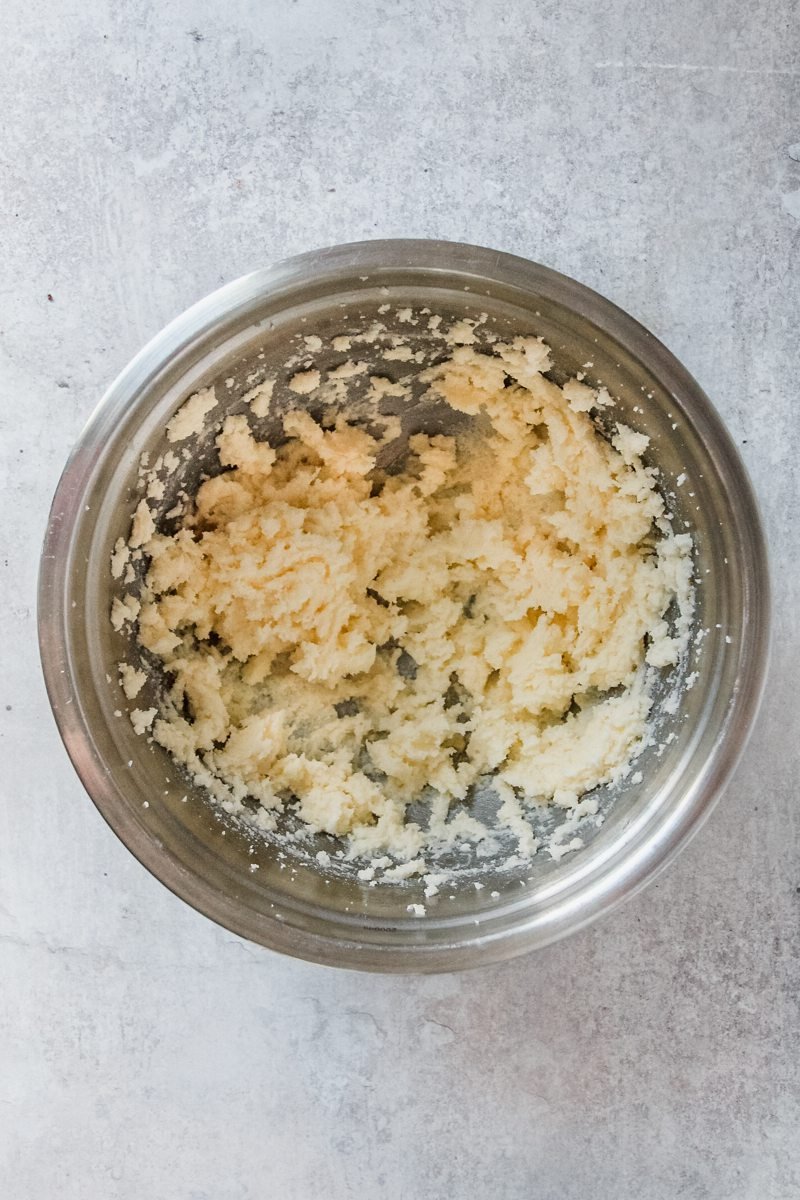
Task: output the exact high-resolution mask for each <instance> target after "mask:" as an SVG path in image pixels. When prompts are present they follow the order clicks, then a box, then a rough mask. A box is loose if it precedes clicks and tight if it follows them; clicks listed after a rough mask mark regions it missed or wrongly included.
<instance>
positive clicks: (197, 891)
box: [39, 241, 769, 971]
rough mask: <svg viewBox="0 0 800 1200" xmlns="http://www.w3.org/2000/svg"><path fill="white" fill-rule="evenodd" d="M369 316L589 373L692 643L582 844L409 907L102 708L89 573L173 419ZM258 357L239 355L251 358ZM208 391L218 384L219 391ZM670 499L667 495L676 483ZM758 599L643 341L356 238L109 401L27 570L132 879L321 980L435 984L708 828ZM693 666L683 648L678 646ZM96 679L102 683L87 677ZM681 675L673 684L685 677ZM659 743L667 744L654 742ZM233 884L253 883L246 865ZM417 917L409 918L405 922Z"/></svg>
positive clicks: (553, 295)
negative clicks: (213, 795) (646, 502)
mask: <svg viewBox="0 0 800 1200" xmlns="http://www.w3.org/2000/svg"><path fill="white" fill-rule="evenodd" d="M386 302H390V303H391V305H392V307H393V308H396V307H398V306H400V305H403V304H415V305H422V304H427V305H428V306H429V307H430V308H432V309H433V310H434V311H440V312H443V313H446V314H452V315H453V316H454V317H461V316H468V315H474V314H476V313H480V312H486V313H488V316H489V321H490V322H493V323H494V324H496V325H497V327H499V328H502V329H504V330H507V331H512V332H514V331H516V332H526V333H530V332H534V333H536V334H540V335H542V336H543V337H544V338H545V339H546V341H548V342H549V343H550V345H551V347H552V348H553V351H554V357H555V361H556V366H557V368H558V369H559V370H560V371H561V372H562V373H570V374H574V373H575V372H576V371H578V370H580V369H581V368H583V367H584V364H586V363H587V362H589V363H592V364H593V365H592V366H591V367H589V368H584V369H586V371H587V375H588V378H589V381H590V382H591V381H592V380H602V381H603V383H605V385H606V386H607V387H608V388H609V389H610V391H611V392H612V394H613V395H615V396H616V398H617V400H618V404H619V409H618V412H620V413H621V416H622V417H623V419H624V420H625V421H626V422H627V423H628V424H630V425H632V426H633V427H634V428H636V429H640V430H642V431H643V432H645V433H647V434H648V435H649V436H650V438H651V448H652V460H653V462H654V463H656V465H657V466H658V467H659V468H660V470H661V472H662V479H663V480H664V484H665V487H666V489H667V491H673V490H674V492H675V500H674V502H672V508H673V511H675V513H676V515H677V517H678V519H679V521H681V522H686V523H687V524H688V526H689V527H690V529H691V532H692V534H693V537H694V542H695V556H696V571H697V577H698V580H699V588H698V610H697V628H698V630H699V629H705V630H707V631H708V632H707V634H706V635H705V637H704V639H703V640H702V641H701V643H700V647H699V648H698V646H696V645H693V647H692V651H691V654H690V658H689V661H688V662H687V663H686V664H685V666H684V668H683V670H684V676H686V675H687V674H689V675H696V678H695V680H694V683H693V686H691V688H690V689H688V690H686V691H685V694H684V696H683V699H682V702H681V706H680V711H679V712H678V713H677V714H676V715H674V716H673V717H670V716H669V715H662V716H663V719H662V726H661V733H662V734H663V737H660V739H659V740H660V742H661V745H662V746H665V747H666V748H665V749H661V748H660V747H657V746H654V747H652V748H651V750H649V751H647V752H646V753H645V754H644V755H643V756H642V758H641V759H640V760H639V763H638V765H639V768H640V770H641V773H642V776H643V778H642V781H641V782H640V783H635V782H634V781H633V780H635V779H636V776H634V777H633V778H632V780H631V781H630V782H629V783H628V784H627V785H626V786H625V787H623V788H622V789H621V790H620V792H619V794H618V795H616V797H615V798H614V802H613V804H612V803H610V802H609V803H607V804H606V806H605V809H604V814H605V817H606V819H605V822H604V824H603V825H602V827H600V828H597V829H596V830H594V832H593V835H592V837H591V840H589V839H587V842H588V844H587V845H586V847H585V849H583V850H581V851H580V852H579V853H577V854H575V855H572V856H570V857H568V858H566V859H564V860H562V861H561V862H560V863H558V864H556V863H554V862H551V861H549V859H548V856H546V855H542V856H541V859H540V860H539V859H538V858H537V859H534V861H533V863H532V865H530V866H529V867H527V868H525V869H522V868H520V869H518V870H517V871H508V870H502V869H500V866H499V864H497V863H487V864H486V865H485V868H484V877H483V884H484V886H483V887H482V888H481V889H480V890H478V889H476V888H475V887H473V886H472V885H471V884H470V883H465V884H464V886H461V885H460V884H459V883H458V882H456V884H455V885H454V886H453V887H452V888H450V887H446V888H444V889H443V893H442V894H441V895H439V896H437V897H436V898H435V900H433V901H423V896H422V886H421V884H420V883H418V882H413V881H412V882H409V883H408V884H406V885H404V886H402V887H397V886H377V887H370V886H369V885H368V883H367V882H365V881H359V880H358V879H357V878H354V877H353V876H352V875H351V876H349V877H348V876H346V875H343V874H342V873H341V872H340V873H335V872H328V873H327V874H326V873H325V872H323V871H322V870H321V869H320V868H319V866H318V865H317V864H316V862H315V861H314V860H313V858H309V856H306V857H305V858H303V857H302V856H300V857H298V858H297V859H293V858H292V857H291V856H286V855H285V854H284V856H283V857H281V854H283V852H282V851H278V849H277V848H276V847H275V846H273V845H271V844H270V843H269V842H268V841H263V840H261V841H259V840H257V839H255V840H254V838H253V836H252V834H250V833H249V832H248V830H247V829H246V828H244V827H242V826H241V825H240V824H237V823H236V822H231V821H230V820H225V819H224V818H223V817H221V815H220V813H219V812H218V810H217V809H216V808H215V807H214V806H213V805H212V804H211V803H210V802H209V801H208V800H207V799H206V798H204V797H203V796H201V795H199V794H197V795H191V796H190V798H189V802H184V801H183V799H182V798H183V797H184V796H185V795H186V793H187V784H186V780H185V778H184V777H183V776H182V775H181V773H180V772H179V771H178V769H177V768H176V767H175V765H174V764H173V763H172V761H171V760H170V759H169V757H168V756H167V755H166V754H165V753H164V752H163V751H162V750H160V748H159V747H157V746H148V745H147V744H146V742H144V740H143V739H141V738H138V737H136V736H135V734H134V732H133V730H132V728H131V725H130V722H129V721H127V720H125V719H120V717H119V716H117V715H115V713H118V712H120V710H123V709H124V708H125V707H126V705H125V701H124V699H123V698H122V696H121V693H120V691H119V688H118V685H117V680H116V667H115V664H116V663H117V662H118V661H119V659H120V657H121V655H122V654H123V653H124V652H125V647H124V646H122V645H121V644H120V636H119V635H117V634H115V633H114V632H113V631H112V629H111V626H110V624H109V620H108V612H109V605H110V600H111V595H112V580H111V578H110V575H109V557H110V553H111V548H112V546H113V544H114V541H115V540H116V538H117V537H119V536H126V535H127V532H128V529H129V524H130V518H131V513H132V509H133V507H134V505H135V500H136V483H137V466H138V462H139V458H140V455H141V454H142V452H144V451H147V452H149V453H151V454H156V453H158V451H159V447H160V446H161V447H162V448H163V447H164V427H165V425H166V422H167V420H168V418H169V417H170V415H171V414H172V412H174V410H175V409H176V408H177V407H178V406H179V404H180V403H181V402H182V401H183V400H184V399H185V398H186V397H187V396H188V395H189V394H191V393H192V392H193V391H194V390H196V389H197V388H198V387H199V386H203V385H205V384H208V383H210V382H212V381H215V380H222V379H226V378H229V377H232V378H233V379H234V381H235V385H234V386H233V387H232V389H230V391H229V397H230V401H229V402H230V403H231V404H234V403H235V402H236V401H237V399H238V397H239V396H240V395H241V394H242V392H243V391H245V390H246V388H247V378H248V375H251V372H252V368H253V365H254V364H256V365H257V364H259V363H261V364H263V363H264V362H265V361H266V362H269V361H272V360H274V361H276V362H277V361H281V360H282V355H284V354H285V350H286V346H287V343H288V340H289V338H290V337H291V336H292V335H295V334H297V332H298V331H304V332H312V331H316V330H317V329H327V330H331V329H334V328H336V327H337V325H338V327H339V328H341V327H342V326H344V325H346V322H347V320H348V319H354V318H355V316H360V317H361V318H362V319H363V317H368V316H369V314H370V313H374V312H376V311H377V308H378V306H379V305H382V304H385V303H386ZM259 356H261V357H259ZM221 390H224V389H221ZM681 474H685V475H686V477H687V481H688V482H687V484H685V485H684V486H683V487H675V486H674V485H675V482H676V480H677V478H678V476H679V475H681ZM768 626H769V587H768V575H767V563H766V555H765V548H764V539H763V535H762V531H761V525H760V521H759V516H758V511H757V507H756V503H755V500H754V497H753V493H752V490H751V487H750V483H749V481H748V479H747V475H746V473H745V470H744V467H743V465H742V463H741V460H740V459H739V456H738V454H737V452H736V450H735V448H734V446H733V444H732V442H731V439H730V437H729V436H728V434H727V432H726V431H725V428H724V427H723V425H722V422H721V421H720V419H719V417H718V415H717V413H716V412H715V410H714V408H713V407H712V405H711V404H710V402H709V401H708V399H707V398H706V396H705V395H704V394H703V392H702V391H701V389H700V388H699V387H698V385H697V383H695V381H694V380H693V379H692V378H691V377H690V376H689V374H688V373H687V372H686V371H685V370H684V368H683V367H682V366H681V365H680V363H678V362H677V361H676V360H675V358H673V356H672V355H671V354H670V353H669V351H668V350H666V349H665V348H664V346H662V345H661V343H660V342H659V341H657V340H656V338H654V337H653V336H652V335H651V334H650V333H648V332H647V330H645V329H643V328H642V326H641V325H638V324H637V323H636V322H635V321H634V320H632V319H631V318H630V317H629V316H627V315H626V314H625V313H623V312H621V311H620V310H619V309H618V308H615V307H614V305H612V304H610V303H609V302H608V301H607V300H604V299H603V298H602V297H600V296H598V295H597V294H596V293H594V292H592V291H590V290H589V289H587V288H585V287H582V286H581V285H580V284H578V283H575V282H574V281H573V280H571V279H567V278H565V277H564V276H563V275H559V274H557V273H556V272H554V271H550V270H548V269H547V268H545V267H541V266H538V265H536V264H534V263H530V262H527V261H525V260H523V259H520V258H515V257H513V256H511V255H507V254H498V253H496V252H495V251H490V250H485V249H479V248H476V247H472V246H463V245H457V244H449V243H446V242H426V241H376V242H364V243H358V244H354V245H348V246H338V247H334V248H333V249H329V250H322V251H319V252H315V253H311V254H305V255H301V256H300V257H298V258H294V259H291V260H289V261H287V262H284V263H281V264H279V265H278V266H274V267H270V268H267V269H266V270H262V271H256V272H255V273H254V274H252V275H248V276H246V277H245V278H243V279H240V280H237V281H236V282H235V283H232V284H229V285H228V286H227V287H224V288H221V289H220V290H219V291H218V292H215V293H214V294H213V295H212V296H209V297H208V298H207V299H205V300H202V301H201V302H200V303H199V304H196V305H195V306H194V307H193V308H191V309H190V310H189V311H188V312H187V313H185V314H184V315H183V316H181V317H179V318H178V319H177V320H176V321H174V322H173V323H172V324H171V325H169V326H168V327H167V328H166V329H165V330H164V331H163V333H160V334H159V335H158V336H157V337H156V338H154V339H153V341H152V342H150V344H149V345H148V346H146V347H145V349H144V350H142V352H141V353H140V354H139V355H138V356H137V357H136V358H135V359H134V360H133V362H132V363H131V364H130V366H128V367H127V368H126V370H125V371H123V373H122V374H121V375H120V376H119V378H118V379H117V380H116V381H115V382H114V383H113V384H112V385H111V387H110V388H109V390H108V392H107V393H106V395H105V396H104V397H103V399H102V401H101V402H100V405H99V406H98V408H97V409H96V411H95V413H94V414H93V416H92V417H91V419H90V421H89V423H88V425H87V426H86V429H85V430H84V432H83V435H82V436H81V438H80V440H79V442H78V445H77V446H76V447H75V449H74V451H73V453H72V455H71V457H70V459H69V462H68V463H67V466H66V468H65V470H64V473H63V476H62V478H61V481H60V483H59V486H58V490H57V492H56V495H55V498H54V501H53V506H52V511H51V514H50V520H49V524H48V528H47V535H46V539H45V545H44V551H43V556H42V565H41V576H40V588H39V636H40V645H41V654H42V662H43V666H44V673H45V678H46V682H47V688H48V692H49V695H50V701H51V704H52V707H53V712H54V714H55V717H56V721H57V722H58V727H59V729H60V731H61V735H62V737H63V739H64V743H65V745H66V748H67V751H68V752H69V755H70V757H71V759H72V762H73V764H74V766H75V768H76V770H77V772H78V774H79V775H80V778H81V780H82V781H83V784H84V786H85V787H86V790H87V791H88V793H89V795H90V796H91V798H92V800H93V801H94V803H95V804H96V805H97V807H98V809H99V810H100V812H101V813H102V815H103V816H104V817H105V819H106V820H107V821H108V823H109V824H110V826H111V827H112V829H114V831H115V832H116V833H117V834H118V836H119V837H120V838H121V839H122V841H123V842H124V843H125V844H126V845H127V846H128V848H129V849H130V850H131V851H132V852H133V853H134V854H135V855H136V857H137V858H138V859H139V860H140V862H142V863H143V864H144V865H145V866H146V867H147V868H148V870H150V871H151V872H152V873H153V874H154V875H155V876H156V877H157V878H158V879H160V880H161V881H162V882H163V883H165V884H166V885H167V886H168V887H169V888H171V889H172V890H173V891H174V892H175V893H176V894H177V895H178V896H181V897H182V898H183V899H184V900H186V901H188V903H189V904H191V905H193V906H194V907H195V908H196V909H198V910H199V911H200V912H203V913H205V914H206V915H207V916H209V917H211V918H212V919H213V920H215V921H218V922H219V923H220V924H222V925H225V926H227V927H228V928H229V929H231V930H234V931H235V932H236V933H238V934H241V935H242V936H244V937H247V938H250V939H252V940H253V941H256V942H260V943H262V944H264V945H265V946H270V947H272V948H274V949H276V950H281V951H284V952H286V953H289V954H293V955H297V956H298V957H301V958H306V959H311V960H316V961H318V962H323V963H330V964H335V965H338V966H346V967H357V968H362V969H368V970H382V971H444V970H453V969H457V968H461V967H467V966H474V965H476V964H478V963H485V962H490V961H494V960H499V959H504V958H509V957H511V956H513V955H516V954H521V953H522V952H523V951H527V950H530V949H532V948H533V947H535V946H543V945H545V944H546V943H548V942H551V941H553V940H555V939H556V938H559V937H562V936H564V935H565V934H567V933H569V932H571V931H572V930H575V929H579V928H580V927H581V926H583V925H586V924H587V923H588V922H589V921H592V920H594V919H595V918H597V917H598V916H600V915H601V914H602V913H604V912H606V911H608V910H609V909H610V908H612V907H613V906H614V905H616V904H618V903H619V902H620V901H621V900H623V899H624V898H625V897H626V896H630V895H632V894H633V893H634V892H636V891H637V890H638V889H639V888H641V887H642V886H643V885H644V884H645V883H646V882H647V881H648V880H650V879H652V878H653V876H654V875H655V874H656V873H657V871H659V870H660V869H661V868H662V867H663V866H664V865H665V864H666V863H667V862H668V861H669V860H670V859H671V858H672V856H673V855H674V854H675V853H676V852H677V851H678V849H679V848H680V847H681V846H682V845H684V843H685V842H686V841H687V840H688V838H689V837H690V836H691V835H692V833H694V831H695V830H696V829H697V828H698V827H699V825H700V824H701V822H702V821H703V820H704V819H705V817H707V816H708V814H709V812H710V810H711V808H712V806H713V804H714V802H715V801H716V799H717V797H718V796H719V794H720V792H721V790H722V788H723V787H724V785H725V782H726V780H727V779H728V777H729V776H730V774H731V771H732V770H733V767H734V765H735V763H736V760H737V759H738V757H739V755H740V753H741V751H742V748H743V746H744V744H745V740H746V737H747V734H748V732H749V729H750V726H751V724H752V721H753V719H754V716H755V712H756V709H757V705H758V701H759V698H760V693H761V690H762V686H763V681H764V674H765V666H766V658H767V649H768ZM698 649H699V651H700V652H698ZM109 681H110V682H109ZM685 682H686V679H685V678H684V684H685ZM670 733H672V734H673V735H674V736H673V737H672V738H671V740H670V738H669V735H670ZM254 868H255V869H254ZM418 902H424V903H426V905H427V909H428V912H427V916H426V917H425V918H424V919H420V918H419V917H417V916H415V915H412V914H411V912H410V911H409V908H408V906H409V905H410V904H414V903H418Z"/></svg>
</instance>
